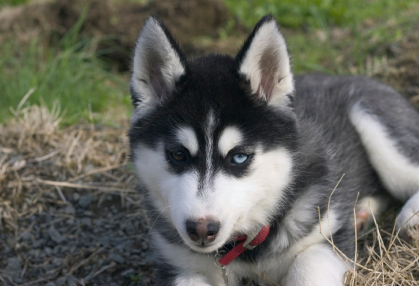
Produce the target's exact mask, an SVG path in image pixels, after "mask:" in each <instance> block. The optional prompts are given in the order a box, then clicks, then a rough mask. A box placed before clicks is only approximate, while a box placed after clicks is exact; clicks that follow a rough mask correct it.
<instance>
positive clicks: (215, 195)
mask: <svg viewBox="0 0 419 286" xmlns="http://www.w3.org/2000/svg"><path fill="white" fill-rule="evenodd" d="M293 91H294V85H293V77H292V73H291V68H290V62H289V57H288V53H287V48H286V44H285V41H284V39H283V37H282V35H281V33H280V32H279V29H278V26H277V23H276V21H275V20H274V19H273V18H272V17H270V16H268V17H265V18H263V19H262V20H261V21H260V22H259V23H258V24H257V25H256V27H255V29H254V31H253V32H252V33H251V35H250V36H249V38H248V39H247V40H246V42H245V43H244V45H243V47H242V49H241V51H240V52H239V53H238V55H237V56H236V58H231V57H228V56H221V55H209V56H206V57H203V58H199V59H196V60H194V61H191V62H188V61H187V60H186V59H185V56H184V54H183V53H182V51H181V50H180V48H179V46H178V45H177V44H176V42H175V41H174V39H173V38H172V36H171V35H170V33H169V32H168V30H167V29H166V28H165V26H164V25H163V24H162V23H161V22H160V21H159V20H158V19H156V18H153V17H151V18H149V19H148V20H147V22H146V24H145V26H144V28H143V30H142V32H141V33H140V36H139V39H138V43H137V47H136V50H135V57H134V65H133V75H132V81H131V94H132V99H133V104H134V112H133V115H132V118H131V129H130V133H129V135H130V143H131V149H132V155H133V163H134V165H135V168H136V171H137V174H138V177H139V180H140V183H141V184H142V185H143V187H144V188H146V189H147V191H148V194H149V198H150V201H151V202H152V206H153V208H154V209H155V210H156V211H157V212H159V215H160V216H161V217H163V218H164V220H165V221H166V222H168V223H170V224H171V226H172V229H173V231H174V232H176V235H179V236H180V237H181V238H182V240H183V242H184V243H185V244H187V245H188V246H189V247H190V248H192V249H194V250H195V251H199V252H211V251H214V250H216V249H218V248H219V247H221V246H222V245H223V244H225V243H226V242H227V241H228V240H230V239H232V238H233V237H234V236H236V235H238V234H252V233H254V232H257V231H258V230H259V229H260V227H262V226H263V225H266V224H268V223H269V220H270V218H272V216H274V215H275V214H276V213H278V212H279V211H281V207H282V205H283V202H284V201H285V199H286V198H285V190H286V188H287V187H288V186H289V184H290V181H291V179H292V168H293V153H294V150H295V144H296V132H297V131H296V122H295V115H294V112H293V108H292V96H293Z"/></svg>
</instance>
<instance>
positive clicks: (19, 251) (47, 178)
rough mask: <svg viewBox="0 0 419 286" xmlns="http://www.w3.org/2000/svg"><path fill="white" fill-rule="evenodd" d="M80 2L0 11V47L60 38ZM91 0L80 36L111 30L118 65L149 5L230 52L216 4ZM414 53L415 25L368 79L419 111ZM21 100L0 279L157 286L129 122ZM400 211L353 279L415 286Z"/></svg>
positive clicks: (1, 184) (176, 28) (4, 137)
mask: <svg viewBox="0 0 419 286" xmlns="http://www.w3.org/2000/svg"><path fill="white" fill-rule="evenodd" d="M85 3H87V2H86V1H83V0H75V1H72V0H58V1H37V2H35V3H34V4H29V5H27V6H22V7H18V8H13V9H12V8H10V9H9V8H8V9H5V10H2V11H0V44H1V42H2V41H4V40H6V39H7V38H9V37H16V38H17V40H19V41H21V43H23V44H25V43H28V42H29V41H30V40H31V39H33V38H34V37H37V36H40V37H41V39H42V41H45V44H48V45H49V44H54V43H56V42H57V41H59V39H60V38H62V37H63V35H64V34H65V33H66V32H67V31H68V29H69V28H70V27H72V26H73V25H74V23H76V22H77V20H78V19H79V18H80V17H81V15H82V13H83V9H84V7H85ZM89 3H90V6H89V10H88V12H87V14H86V16H85V17H86V18H85V20H84V24H83V26H82V29H81V31H80V35H81V36H82V37H95V36H101V37H102V36H106V37H108V38H109V41H104V42H103V43H102V45H103V48H106V47H113V48H115V47H116V49H115V51H114V52H112V53H110V54H108V55H107V57H108V59H109V60H110V61H114V62H118V63H119V64H118V69H119V70H121V71H125V70H128V69H129V60H130V57H131V51H132V47H133V43H134V42H135V39H136V38H137V36H138V32H139V29H140V27H141V25H142V23H143V21H144V19H145V18H146V17H147V15H148V14H149V13H154V14H157V15H159V16H160V17H161V18H162V19H163V20H164V21H165V22H166V23H167V25H168V26H170V28H171V30H172V31H173V32H174V34H175V36H176V37H177V38H178V39H179V41H180V43H181V44H182V45H183V47H184V48H185V50H186V51H187V52H188V54H189V55H192V56H194V55H198V54H200V53H203V52H205V51H206V50H205V49H206V48H204V47H203V46H202V45H199V44H197V43H196V42H195V41H194V40H193V39H196V38H200V37H204V36H205V37H210V38H211V39H212V41H213V44H212V45H211V47H217V48H218V50H219V51H222V52H227V53H228V52H230V51H231V50H232V49H233V48H234V49H235V46H234V45H230V44H229V41H228V40H225V39H218V34H217V29H218V28H220V27H223V26H224V25H225V22H226V21H227V19H228V13H227V11H226V9H225V7H224V6H223V5H222V4H221V2H219V1H205V0H197V1H192V0H187V1H182V0H173V1H156V2H152V3H151V4H144V5H141V4H136V3H129V4H127V3H124V5H119V4H118V2H117V1H102V0H93V1H89ZM191 11H193V13H191ZM173 13H176V17H173ZM237 29H238V30H240V27H238V28H237ZM418 51H419V26H417V27H412V29H411V30H410V31H409V32H408V33H407V34H406V35H405V36H404V37H403V39H402V40H401V41H399V42H397V43H392V44H389V46H388V47H385V48H384V49H382V52H381V54H379V55H382V56H385V59H386V60H385V61H384V62H382V63H381V64H380V65H377V66H375V68H374V69H372V70H371V72H370V75H371V76H373V77H376V78H379V79H380V80H382V81H384V82H386V83H389V84H391V85H392V86H394V87H395V88H396V89H398V90H399V91H400V92H401V93H402V94H403V95H405V96H406V97H407V98H408V99H409V100H410V101H411V102H412V103H413V104H416V106H418V107H419V80H418V79H419V56H418ZM374 56H377V55H374ZM22 96H23V95H22ZM15 108H16V109H17V110H16V111H15V112H16V118H15V120H14V121H13V122H10V123H8V124H7V125H5V126H1V125H0V257H1V259H0V285H1V283H3V285H20V286H23V285H25V286H30V285H31V286H32V285H34V286H36V285H48V286H54V285H56V286H60V285H98V286H102V285H110V286H119V285H152V281H153V272H152V270H153V263H154V262H153V256H152V251H151V249H150V248H149V238H148V232H149V222H148V219H147V218H146V216H145V214H144V211H143V210H142V208H141V204H142V202H143V199H144V196H143V194H142V193H141V192H140V191H139V190H137V189H136V188H135V187H136V178H135V176H134V174H133V172H132V169H131V167H130V166H129V150H128V146H127V138H126V128H125V129H124V128H121V129H111V128H105V127H102V126H93V125H80V126H72V127H70V128H67V129H64V130H60V128H59V127H58V125H59V121H60V115H59V112H58V111H57V110H56V109H55V110H49V111H48V110H47V109H46V108H44V107H37V106H32V107H28V108H24V109H21V107H15ZM394 213H395V212H394V210H393V211H392V212H389V213H388V214H386V216H385V217H384V218H381V222H382V223H383V229H382V228H381V225H380V227H377V228H376V229H372V231H370V233H369V234H368V235H366V236H364V237H362V238H360V241H359V245H358V247H359V248H358V249H359V250H360V256H359V257H358V259H359V260H358V262H360V267H359V269H358V270H357V271H352V272H351V271H349V272H348V276H347V285H372V284H371V283H372V282H371V281H372V280H371V279H372V278H374V277H379V278H380V277H386V279H388V280H386V281H395V280H396V281H398V283H401V284H400V285H417V284H414V283H417V280H418V279H419V270H418V269H419V265H418V263H417V260H415V259H416V258H417V257H418V254H419V247H418V245H419V244H412V245H408V244H407V243H406V242H404V241H402V240H399V239H395V238H394V237H393V236H392V235H391V231H392V222H393V221H394ZM151 220H152V218H151ZM151 224H152V223H151ZM389 244H391V247H389ZM412 261H416V262H415V263H413V264H412ZM389 269H390V270H389ZM403 271H404V272H403ZM384 272H385V274H383V273H384ZM400 273H401V274H400ZM405 274H406V275H405ZM374 275H375V276H374ZM379 278H377V279H379ZM368 279H370V280H368ZM380 279H381V278H380ZM383 279H384V278H383ZM391 279H393V280H391ZM351 281H354V282H353V283H355V284H351V283H352V282H351ZM368 281H370V282H368ZM377 281H378V280H377ZM383 281H384V280H383ZM406 281H407V282H406ZM412 281H413V282H412ZM415 281H416V282H415ZM368 283H369V284H368ZM409 283H410V284H409ZM375 285H380V284H375Z"/></svg>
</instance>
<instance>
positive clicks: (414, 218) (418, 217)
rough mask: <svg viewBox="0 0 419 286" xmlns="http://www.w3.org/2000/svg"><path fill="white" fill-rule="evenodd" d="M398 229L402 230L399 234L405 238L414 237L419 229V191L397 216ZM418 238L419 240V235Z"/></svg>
mask: <svg viewBox="0 0 419 286" xmlns="http://www.w3.org/2000/svg"><path fill="white" fill-rule="evenodd" d="M396 229H397V230H400V232H399V236H400V237H402V238H404V239H409V240H410V239H412V238H414V237H413V235H414V233H416V235H417V234H418V230H419V192H418V193H416V194H415V195H414V196H412V197H411V198H410V199H409V200H408V201H407V202H406V204H405V205H404V206H403V208H402V210H401V211H400V213H399V215H398V216H397V223H396ZM416 239H418V240H419V237H417V238H416Z"/></svg>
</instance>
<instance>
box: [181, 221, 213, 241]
mask: <svg viewBox="0 0 419 286" xmlns="http://www.w3.org/2000/svg"><path fill="white" fill-rule="evenodd" d="M219 230H220V222H219V221H215V220H212V219H198V220H190V219H188V220H187V221H186V232H187V233H188V235H189V237H190V239H191V240H192V241H195V242H201V243H203V244H205V243H208V242H212V241H214V239H215V237H216V236H217V234H218V231H219Z"/></svg>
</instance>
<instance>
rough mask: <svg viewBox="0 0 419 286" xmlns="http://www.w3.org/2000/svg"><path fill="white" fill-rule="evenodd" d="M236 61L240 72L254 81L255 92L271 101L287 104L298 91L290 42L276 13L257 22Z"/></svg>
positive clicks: (277, 103) (270, 102) (252, 87)
mask: <svg viewBox="0 0 419 286" xmlns="http://www.w3.org/2000/svg"><path fill="white" fill-rule="evenodd" d="M236 62H237V64H238V67H239V72H240V73H241V74H243V75H244V76H245V77H246V78H247V79H248V80H249V81H250V86H251V89H252V93H253V94H255V95H256V96H257V97H259V98H262V99H265V100H266V101H267V102H268V103H269V104H275V105H284V104H287V102H288V100H289V99H288V97H289V95H292V94H293V91H294V81H293V75H292V73H291V65H290V59H289V56H288V51H287V45H286V43H285V40H284V37H283V36H282V34H281V32H280V31H279V28H278V24H277V23H276V21H275V19H274V18H273V17H272V16H265V17H264V18H262V19H261V20H260V21H259V22H258V23H257V24H256V26H255V28H254V30H253V32H252V33H251V34H250V36H249V37H248V38H247V40H246V41H245V43H244V45H243V47H242V49H241V50H240V52H239V53H238V54H237V56H236Z"/></svg>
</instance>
